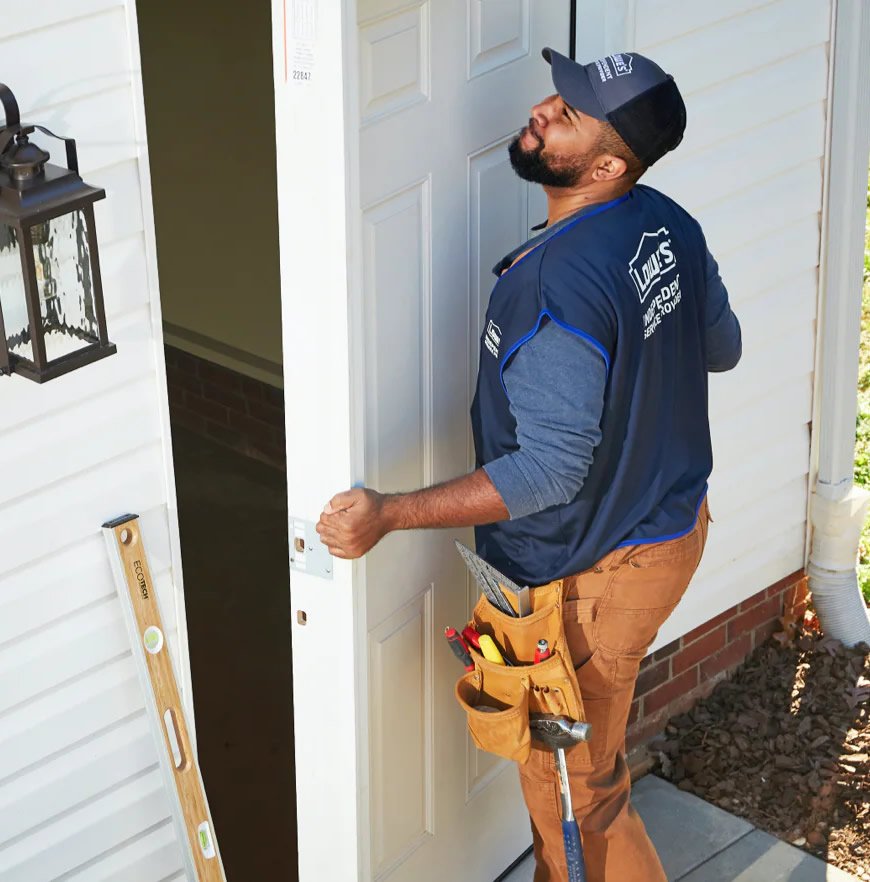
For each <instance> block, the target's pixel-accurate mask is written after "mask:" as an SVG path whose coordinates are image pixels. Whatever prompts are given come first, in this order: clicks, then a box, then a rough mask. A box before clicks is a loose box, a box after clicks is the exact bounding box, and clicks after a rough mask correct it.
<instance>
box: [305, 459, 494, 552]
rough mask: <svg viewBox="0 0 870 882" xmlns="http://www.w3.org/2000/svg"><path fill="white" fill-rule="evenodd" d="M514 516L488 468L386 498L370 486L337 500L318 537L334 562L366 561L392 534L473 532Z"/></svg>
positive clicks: (323, 516) (328, 509) (326, 510)
mask: <svg viewBox="0 0 870 882" xmlns="http://www.w3.org/2000/svg"><path fill="white" fill-rule="evenodd" d="M509 517H510V513H509V512H508V510H507V507H506V506H505V504H504V501H503V500H502V498H501V496H499V493H498V490H496V489H495V485H494V484H493V483H492V481H491V480H490V479H489V476H488V475H487V474H486V472H485V471H484V470H483V469H478V470H477V471H475V472H472V473H471V474H470V475H464V476H463V477H461V478H454V479H453V480H452V481H446V482H445V483H443V484H436V485H435V486H434V487H427V488H426V489H425V490H415V491H414V492H412V493H390V494H389V495H386V496H385V495H383V494H381V493H377V492H375V491H374V490H369V489H367V488H366V487H361V488H359V489H354V490H347V491H345V492H344V493H339V494H337V495H336V496H333V497H332V499H330V500H329V502H327V503H326V507H325V508H324V509H323V514H321V516H320V520H319V521H318V522H317V532H318V533H319V534H320V539H321V541H322V542H323V544H324V545H325V546H326V547H327V548H328V549H329V553H330V554H331V555H333V556H334V557H343V558H346V559H351V560H352V559H353V558H355V557H362V556H363V555H364V554H365V553H366V552H367V551H369V550H370V549H372V548H374V546H375V545H377V544H378V542H380V541H381V539H383V538H384V536H386V535H387V533H389V532H390V531H391V530H419V529H421V528H422V529H427V528H431V527H473V526H476V525H477V524H491V523H493V522H494V521H503V520H506V519H507V518H509Z"/></svg>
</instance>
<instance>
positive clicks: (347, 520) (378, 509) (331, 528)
mask: <svg viewBox="0 0 870 882" xmlns="http://www.w3.org/2000/svg"><path fill="white" fill-rule="evenodd" d="M317 532H318V534H319V535H320V539H321V541H322V542H323V544H324V545H325V546H326V547H327V548H328V549H329V553H330V554H331V555H333V556H334V557H342V558H345V559H347V560H352V559H354V558H357V557H362V556H363V555H364V554H365V553H366V552H367V551H369V550H370V549H371V548H373V547H374V546H375V545H377V544H378V542H380V541H381V539H383V538H384V536H385V535H386V534H387V533H388V532H389V527H388V526H387V523H386V518H385V517H384V497H383V496H382V495H381V494H380V493H376V492H375V491H374V490H368V489H366V488H364V487H363V488H359V489H353V490H347V491H345V492H344V493H338V494H337V495H335V496H333V497H332V499H330V500H329V502H327V503H326V507H325V508H324V509H323V514H321V515H320V520H319V521H318V522H317Z"/></svg>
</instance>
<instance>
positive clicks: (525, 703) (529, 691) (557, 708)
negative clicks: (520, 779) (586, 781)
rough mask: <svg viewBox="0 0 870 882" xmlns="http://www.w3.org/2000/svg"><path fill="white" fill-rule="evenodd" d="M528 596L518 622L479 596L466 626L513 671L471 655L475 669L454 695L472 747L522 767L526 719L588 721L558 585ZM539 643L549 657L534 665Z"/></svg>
mask: <svg viewBox="0 0 870 882" xmlns="http://www.w3.org/2000/svg"><path fill="white" fill-rule="evenodd" d="M529 594H530V600H531V606H532V612H531V614H530V615H527V616H524V617H522V618H512V617H511V616H508V615H505V614H504V613H503V612H501V611H500V610H498V609H496V608H495V607H494V606H493V605H492V604H491V603H490V602H489V601H488V600H487V599H486V597H485V596H483V595H481V597H480V600H479V601H478V603H477V606H476V607H475V608H474V612H473V613H472V619H471V621H470V622H469V624H470V625H471V627H472V628H474V629H475V630H476V631H478V632H479V633H480V634H489V635H490V637H492V638H493V640H495V642H496V643H497V644H498V646H499V647H501V650H502V652H503V653H504V654H505V655H506V656H507V657H508V658H509V659H510V660H511V661H513V662H515V663H516V666H515V667H507V666H504V665H498V664H494V663H493V662H490V661H487V660H486V659H485V658H483V656H482V655H481V654H480V653H478V652H474V651H472V657H473V659H474V665H475V669H474V670H473V671H469V672H468V673H467V674H465V676H463V677H461V678H460V679H459V681H458V682H457V684H456V690H455V692H456V698H457V700H458V702H459V704H460V705H461V707H462V709H463V710H464V711H465V713H466V716H467V718H468V728H469V731H470V732H471V737H472V738H473V739H474V743H475V744H476V745H477V746H478V747H479V748H480V749H481V750H486V751H489V752H490V753H495V754H498V755H499V756H503V757H505V758H506V759H509V760H516V761H517V762H521V763H524V762H526V760H527V759H528V758H529V753H530V750H531V741H530V734H529V714H556V715H559V716H566V717H570V718H571V719H572V720H581V721H585V719H586V715H585V713H584V711H583V700H582V698H581V696H580V687H579V686H578V684H577V676H576V674H575V673H574V665H573V663H572V661H571V654H570V652H569V651H568V644H567V641H566V638H565V628H564V625H563V623H562V607H563V601H564V598H563V588H562V580H558V581H556V582H550V583H549V584H547V585H542V586H541V587H540V588H534V589H532V590H531V591H530V592H529ZM541 638H544V639H545V640H546V641H547V643H548V644H549V647H550V652H551V655H550V657H549V658H548V659H546V660H545V661H543V662H541V663H540V664H537V665H536V664H534V659H535V648H536V646H537V643H538V640H540V639H541ZM582 749H583V750H588V747H587V746H586V745H582Z"/></svg>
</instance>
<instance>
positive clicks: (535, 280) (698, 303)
mask: <svg viewBox="0 0 870 882" xmlns="http://www.w3.org/2000/svg"><path fill="white" fill-rule="evenodd" d="M620 234H621V235H620ZM629 243H630V244H629ZM530 247H533V248H534V250H533V251H532V252H531V253H529V254H528V255H526V256H525V257H523V258H521V259H520V261H519V262H518V263H517V264H516V265H515V266H514V267H513V268H512V269H510V270H509V271H508V272H507V273H506V275H505V276H504V277H503V278H502V279H501V280H500V281H499V282H498V283H497V285H496V288H495V290H494V292H493V297H492V299H491V302H490V310H489V312H488V314H487V322H486V328H485V331H484V334H483V336H482V338H481V378H480V383H479V386H478V394H477V396H476V398H475V405H474V408H473V414H472V420H473V423H474V428H475V444H476V449H477V453H478V464H479V465H483V466H484V467H486V469H487V472H488V473H489V474H490V477H491V478H492V479H493V482H494V484H495V485H496V488H497V489H498V490H499V492H500V493H502V495H503V498H504V499H505V502H506V505H507V507H508V510H509V511H510V513H511V518H512V520H511V521H510V522H502V523H501V524H496V525H488V526H487V527H484V528H479V529H478V548H479V551H480V552H481V553H482V554H483V555H484V557H486V558H487V559H489V560H490V561H491V562H492V563H494V564H495V565H496V566H499V567H500V568H502V569H504V570H505V571H506V572H507V573H508V574H509V575H512V576H513V577H514V578H517V579H520V580H521V581H524V582H526V583H528V584H541V583H543V582H546V581H548V580H549V579H552V578H558V577H559V576H561V575H566V574H568V573H570V572H577V571H578V570H580V569H585V568H586V567H588V566H589V565H591V564H592V563H594V561H595V560H597V559H598V558H599V557H601V556H603V555H604V554H606V553H607V552H608V551H610V550H612V548H614V547H617V546H618V545H624V544H633V543H635V542H638V543H639V542H652V541H659V540H662V539H666V538H673V537H674V536H676V535H680V534H681V533H684V532H686V531H688V530H689V529H691V526H692V524H693V523H694V516H695V513H696V512H697V507H698V505H699V504H700V501H701V498H702V497H703V493H704V492H705V491H706V477H707V475H709V470H710V468H711V467H712V454H711V452H710V444H709V425H708V424H707V419H706V371H707V370H723V369H728V368H730V367H733V365H734V364H736V362H737V360H738V359H739V357H740V329H739V324H738V323H737V320H736V318H735V317H734V315H733V313H732V312H731V310H730V306H729V305H728V298H727V292H726V291H725V288H724V286H723V285H722V283H721V279H720V278H719V274H718V268H717V267H716V264H715V261H713V259H712V258H711V257H710V255H709V252H708V250H707V248H706V243H705V242H704V239H703V234H702V233H701V231H700V227H699V226H698V225H697V223H696V222H695V221H694V220H693V219H692V218H691V217H689V215H688V214H686V213H685V212H684V211H683V210H682V209H681V208H679V206H677V205H676V203H674V202H673V201H672V200H669V199H667V197H665V196H663V195H662V194H660V193H657V192H656V191H655V190H652V189H651V188H648V187H643V186H639V187H636V188H635V189H634V190H632V191H631V193H629V194H628V195H627V196H625V197H622V199H620V200H617V201H615V202H614V203H610V204H607V205H603V206H600V205H599V206H592V207H591V208H589V209H586V210H584V211H583V212H580V213H578V214H577V215H573V216H571V217H570V218H566V219H565V220H563V221H561V222H560V223H559V224H557V225H555V226H554V227H552V228H548V229H547V230H546V231H545V232H544V233H543V234H542V236H540V237H535V239H533V240H530V242H527V243H524V244H523V245H522V246H520V247H518V248H517V249H515V250H514V251H513V252H512V253H511V254H510V255H508V256H507V257H506V258H505V260H504V261H502V262H501V263H500V265H499V266H497V268H496V271H497V272H498V271H500V270H501V269H503V268H504V267H505V266H507V265H509V264H510V262H511V261H512V260H513V259H514V258H515V257H516V255H517V254H519V253H522V252H523V251H525V250H527V249H529V248H530ZM508 283H509V284H508ZM687 298H691V300H688V299H687ZM687 304H689V305H688V306H687ZM571 319H574V320H575V321H573V322H572V321H571ZM542 328H543V330H541V329H542ZM620 331H621V332H622V333H621V334H620ZM656 338H659V340H660V341H662V342H661V343H659V342H657V341H656ZM506 343H507V346H505V344H506ZM673 343H676V344H677V346H678V349H682V350H684V355H685V354H688V355H691V356H692V364H693V365H694V367H695V368H696V371H695V376H694V380H692V379H687V378H686V377H685V373H686V371H687V370H688V369H689V367H690V365H689V364H688V363H687V360H686V358H685V357H683V358H682V359H679V358H677V357H676V356H678V355H679V354H680V353H679V351H677V352H674V351H672V350H673V346H672V345H669V344H673ZM656 353H658V355H656ZM596 360H597V361H596ZM617 361H618V365H617ZM572 365H573V367H574V369H573V370H572ZM668 365H670V366H671V368H672V370H670V371H668V372H667V373H666V372H665V371H664V370H663V369H665V368H667V367H668ZM617 367H618V368H619V370H617ZM678 367H679V370H677V368H678ZM548 369H549V370H551V371H552V372H551V373H550V374H549V375H547V374H546V372H547V370H548ZM668 374H669V375H670V377H671V382H668ZM616 379H618V380H619V383H618V384H616V383H615V382H614V381H615V380H616ZM668 387H670V388H668ZM617 388H619V392H618V393H617ZM536 389H537V395H536V394H535V391H536ZM602 389H603V395H602ZM641 389H643V393H644V394H643V395H641ZM656 398H658V400H659V402H660V403H661V404H665V405H667V403H668V402H670V403H671V407H670V410H669V412H668V413H661V412H660V410H661V409H660V408H657V407H655V406H654V405H653V406H651V405H650V401H651V400H654V399H656ZM692 402H694V403H695V404H696V405H697V404H698V403H700V405H701V407H700V409H699V408H698V407H695V408H694V412H693V408H692V407H691V404H692ZM620 404H621V405H622V406H620ZM632 411H634V412H635V413H640V412H643V413H644V414H645V415H646V418H647V420H649V419H650V418H652V421H653V423H658V424H659V427H660V430H661V433H662V438H663V439H664V438H665V437H671V438H672V439H673V441H674V444H673V445H672V447H673V448H675V449H679V450H680V451H683V450H688V451H689V453H690V454H694V455H693V456H692V455H690V456H689V458H688V460H687V462H686V463H685V465H686V466H688V472H686V471H683V472H682V473H680V468H679V466H675V465H674V464H671V465H670V466H669V465H666V464H662V465H658V464H656V461H655V458H654V456H653V455H652V451H651V450H650V447H652V448H653V449H654V450H655V449H662V448H663V446H664V445H663V442H662V441H656V442H654V443H652V444H650V443H649V442H648V441H647V443H646V444H643V443H641V435H642V434H647V430H648V429H649V428H651V426H650V425H644V424H643V423H642V422H640V421H639V420H633V419H632ZM620 426H621V427H622V429H620V428H619V427H620ZM611 427H613V428H612V429H611V431H610V432H608V429H609V428H611ZM635 427H636V428H635ZM680 427H682V428H683V431H684V432H686V433H687V437H693V438H694V439H695V440H696V441H697V443H696V444H694V445H691V444H687V441H686V439H685V438H684V439H682V441H681V439H680V437H679V434H677V435H674V429H679V428H680ZM631 429H634V433H635V434H636V435H637V436H638V437H637V438H636V439H631V440H632V441H634V443H628V444H627V445H626V444H620V443H619V441H618V436H619V432H620V431H622V432H623V433H625V432H626V431H627V430H631ZM624 440H625V441H629V436H628V435H626V436H624ZM599 442H600V447H599V449H597V450H595V448H596V445H597V444H599ZM593 450H595V455H594V459H593V456H592V451H593ZM605 450H606V451H607V452H606V453H605V452H604V451H605ZM629 451H632V452H633V456H628V452H629ZM693 459H694V462H693V461H692V460H693ZM587 473H588V474H587ZM620 474H624V475H625V476H626V478H628V477H629V476H632V478H636V476H637V475H638V474H644V476H645V477H644V480H643V481H640V482H639V483H638V486H639V487H640V488H642V490H643V492H641V493H640V494H639V493H638V492H635V493H634V494H632V493H631V492H630V488H628V487H620V486H619V485H618V481H617V485H616V486H614V484H613V480H612V479H611V480H610V481H609V482H608V481H603V480H602V478H601V477H600V476H606V475H611V476H612V478H613V477H615V478H618V477H619V476H620ZM593 482H594V483H595V484H596V485H597V490H596V492H594V493H593V492H592V490H591V489H590V484H592V483H593ZM655 492H658V494H659V495H658V496H657V497H656V496H654V495H653V494H654V493H655ZM638 496H640V499H639V498H638ZM644 509H645V510H644Z"/></svg>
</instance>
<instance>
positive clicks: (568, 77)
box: [541, 46, 607, 120]
mask: <svg viewBox="0 0 870 882" xmlns="http://www.w3.org/2000/svg"><path fill="white" fill-rule="evenodd" d="M541 55H543V57H544V60H545V61H546V62H547V63H548V64H549V65H550V67H551V74H552V77H553V85H554V86H555V87H556V91H557V92H558V93H559V95H560V96H561V97H562V99H563V100H564V101H567V102H568V104H570V105H571V106H572V107H575V108H576V109H577V110H579V111H580V112H581V113H585V114H587V115H589V116H593V117H595V119H601V120H605V119H607V114H606V113H605V112H604V108H603V107H602V106H601V102H600V101H599V100H598V96H597V95H596V94H595V90H594V89H593V88H592V82H591V81H590V79H589V73H588V72H587V70H586V68H585V67H584V66H583V65H582V64H578V63H577V62H576V61H572V60H571V59H570V58H568V57H567V56H566V55H562V53H561V52H556V50H555V49H551V48H550V47H549V46H545V47H544V48H543V49H542V50H541Z"/></svg>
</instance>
